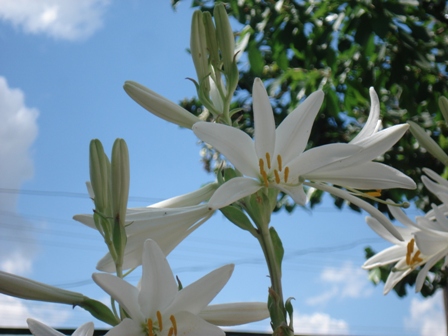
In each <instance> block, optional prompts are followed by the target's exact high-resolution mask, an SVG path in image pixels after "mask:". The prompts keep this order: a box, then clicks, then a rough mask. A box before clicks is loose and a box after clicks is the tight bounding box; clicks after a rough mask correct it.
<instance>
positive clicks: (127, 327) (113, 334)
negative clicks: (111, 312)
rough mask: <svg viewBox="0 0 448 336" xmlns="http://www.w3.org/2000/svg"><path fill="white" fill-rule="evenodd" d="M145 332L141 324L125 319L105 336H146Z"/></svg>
mask: <svg viewBox="0 0 448 336" xmlns="http://www.w3.org/2000/svg"><path fill="white" fill-rule="evenodd" d="M143 330H144V329H143V327H142V325H141V324H140V323H137V322H135V321H133V320H131V319H129V318H125V319H124V320H123V321H121V322H120V324H118V325H116V326H115V327H113V328H112V329H111V330H109V331H108V332H107V334H106V335H105V336H123V335H127V336H146V333H144V332H143Z"/></svg>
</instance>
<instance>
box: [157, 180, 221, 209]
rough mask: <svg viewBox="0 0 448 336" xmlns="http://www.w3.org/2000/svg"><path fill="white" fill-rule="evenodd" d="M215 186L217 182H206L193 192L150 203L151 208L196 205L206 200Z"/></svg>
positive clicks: (216, 186)
mask: <svg viewBox="0 0 448 336" xmlns="http://www.w3.org/2000/svg"><path fill="white" fill-rule="evenodd" d="M217 188H218V184H217V183H207V184H206V185H204V186H202V187H201V188H199V189H198V190H195V191H193V192H189V193H187V194H183V195H179V196H176V197H172V198H169V199H167V200H164V201H162V202H158V203H155V204H152V205H151V208H179V207H186V206H192V205H196V204H199V203H202V202H205V201H208V200H209V199H210V197H211V196H212V195H213V193H214V192H215V190H216V189H217Z"/></svg>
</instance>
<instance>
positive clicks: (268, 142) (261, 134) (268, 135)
mask: <svg viewBox="0 0 448 336" xmlns="http://www.w3.org/2000/svg"><path fill="white" fill-rule="evenodd" d="M252 99H253V109H254V127H255V134H254V140H255V151H256V153H257V155H258V157H259V158H265V157H266V153H269V155H270V157H271V158H273V156H274V149H275V121H274V113H273V111H272V107H271V103H270V101H269V97H268V93H267V92H266V89H265V88H264V85H263V82H262V81H261V79H260V78H255V81H254V85H253V90H252Z"/></svg>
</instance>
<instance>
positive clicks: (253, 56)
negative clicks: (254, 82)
mask: <svg viewBox="0 0 448 336" xmlns="http://www.w3.org/2000/svg"><path fill="white" fill-rule="evenodd" d="M248 58H249V63H250V70H251V72H252V73H253V74H254V75H255V76H261V74H262V73H263V68H264V65H265V61H264V58H263V56H262V55H261V52H260V50H259V49H258V46H257V43H256V42H255V41H250V42H249V47H248Z"/></svg>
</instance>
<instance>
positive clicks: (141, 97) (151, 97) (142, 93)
mask: <svg viewBox="0 0 448 336" xmlns="http://www.w3.org/2000/svg"><path fill="white" fill-rule="evenodd" d="M123 88H124V90H125V91H126V93H127V94H128V95H129V96H130V97H131V98H132V99H134V100H135V101H136V102H137V103H138V104H139V105H140V106H142V107H143V108H145V109H146V110H148V111H149V112H151V113H152V114H154V115H156V116H157V117H159V118H161V119H163V120H166V121H169V122H170V123H173V124H176V125H179V126H181V127H185V128H189V129H191V128H192V127H193V125H194V124H195V123H197V122H198V121H201V120H200V119H199V118H198V117H196V116H195V115H193V114H191V113H190V112H188V111H187V110H186V109H184V108H182V107H180V106H179V105H177V104H175V103H173V102H172V101H170V100H168V99H166V98H165V97H163V96H161V95H159V94H157V93H155V92H154V91H152V90H150V89H148V88H146V87H144V86H143V85H141V84H138V83H136V82H133V81H126V82H125V83H124V86H123Z"/></svg>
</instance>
